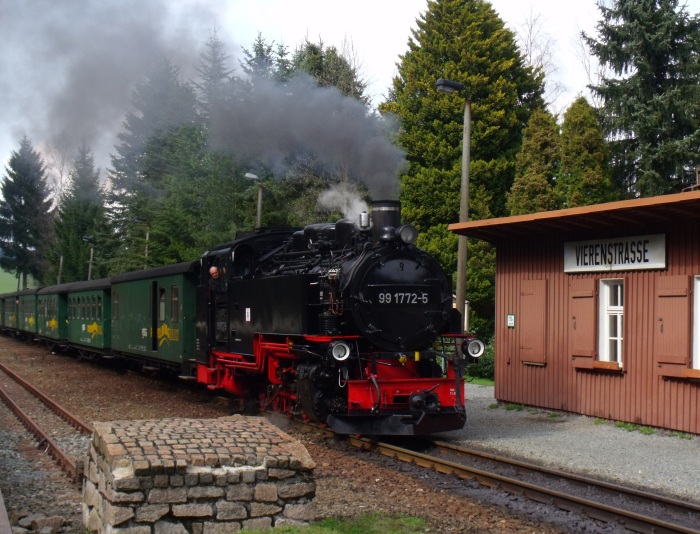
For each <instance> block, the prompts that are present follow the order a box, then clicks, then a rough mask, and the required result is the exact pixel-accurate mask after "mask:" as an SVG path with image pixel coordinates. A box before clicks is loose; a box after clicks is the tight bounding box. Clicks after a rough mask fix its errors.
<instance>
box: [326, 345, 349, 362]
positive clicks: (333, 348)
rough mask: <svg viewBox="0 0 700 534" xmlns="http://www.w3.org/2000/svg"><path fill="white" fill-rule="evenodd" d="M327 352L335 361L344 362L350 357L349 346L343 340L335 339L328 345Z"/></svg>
mask: <svg viewBox="0 0 700 534" xmlns="http://www.w3.org/2000/svg"><path fill="white" fill-rule="evenodd" d="M328 352H329V354H330V355H331V356H333V358H334V359H335V360H336V361H339V362H344V361H345V360H347V359H348V358H349V357H350V346H349V345H348V344H347V343H345V342H343V341H335V342H333V343H331V344H330V346H329V347H328Z"/></svg>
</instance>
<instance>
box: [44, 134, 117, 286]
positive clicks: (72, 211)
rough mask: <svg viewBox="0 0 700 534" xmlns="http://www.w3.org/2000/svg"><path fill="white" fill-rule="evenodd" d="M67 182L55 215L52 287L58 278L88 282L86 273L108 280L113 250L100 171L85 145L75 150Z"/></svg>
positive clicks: (62, 280)
mask: <svg viewBox="0 0 700 534" xmlns="http://www.w3.org/2000/svg"><path fill="white" fill-rule="evenodd" d="M69 178H70V183H69V185H68V186H67V188H66V189H65V191H64V193H63V194H62V195H61V198H60V201H59V206H58V209H57V215H56V222H55V228H56V247H55V249H54V250H55V251H54V253H53V255H52V257H53V259H52V262H51V264H52V277H51V278H52V282H54V283H58V282H59V277H60V282H76V281H80V280H87V278H88V273H90V277H91V279H97V278H102V277H105V276H107V274H108V272H109V269H108V262H109V259H110V256H111V250H112V247H113V241H112V239H111V237H112V235H111V231H110V227H109V224H108V220H107V213H106V207H105V199H104V193H103V190H102V188H101V187H100V170H99V169H96V168H95V163H94V158H93V155H92V151H91V150H90V149H89V148H88V147H87V146H86V145H83V146H82V147H80V149H79V150H78V154H77V156H76V157H75V159H74V160H73V168H72V170H71V171H70V174H69ZM91 248H92V249H93V260H92V265H90V264H89V262H90V249H91ZM61 258H63V261H62V262H61ZM61 266H62V267H61Z"/></svg>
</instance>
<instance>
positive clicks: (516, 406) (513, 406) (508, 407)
mask: <svg viewBox="0 0 700 534" xmlns="http://www.w3.org/2000/svg"><path fill="white" fill-rule="evenodd" d="M506 410H508V411H512V410H515V411H518V412H522V411H523V405H522V404H506Z"/></svg>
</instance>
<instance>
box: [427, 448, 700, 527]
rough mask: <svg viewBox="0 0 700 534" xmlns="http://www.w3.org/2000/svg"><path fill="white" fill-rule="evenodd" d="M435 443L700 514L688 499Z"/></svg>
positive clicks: (458, 452)
mask: <svg viewBox="0 0 700 534" xmlns="http://www.w3.org/2000/svg"><path fill="white" fill-rule="evenodd" d="M433 443H434V445H435V446H436V447H438V449H443V450H447V451H450V452H455V453H457V454H460V455H464V456H469V457H475V458H478V459H483V460H487V461H491V462H496V463H503V464H505V465H507V466H508V467H516V468H517V469H519V470H521V471H524V472H530V473H537V474H543V475H547V476H550V477H556V478H563V479H566V480H567V481H568V482H573V483H576V484H580V485H585V486H588V487H594V488H598V489H601V490H604V491H606V492H610V493H616V494H623V495H627V496H630V497H634V498H636V499H643V500H645V501H649V502H652V501H653V502H657V503H663V504H665V505H666V506H668V507H670V508H674V509H675V510H676V511H678V512H682V513H686V512H692V513H698V514H700V504H696V503H692V502H688V501H680V500H678V499H673V498H671V497H666V496H665V495H657V494H654V493H649V492H648V491H643V490H639V489H636V488H631V487H629V486H623V485H620V484H613V483H612V482H607V481H605V480H599V479H596V478H591V477H587V476H584V475H578V474H574V473H566V472H563V471H560V470H558V469H552V468H549V467H545V466H540V465H536V464H531V463H528V462H523V461H521V460H513V459H510V458H504V457H502V456H497V455H495V454H491V453H488V452H483V451H476V450H472V449H465V448H463V447H459V446H457V445H454V444H452V443H446V442H444V441H435V442H433Z"/></svg>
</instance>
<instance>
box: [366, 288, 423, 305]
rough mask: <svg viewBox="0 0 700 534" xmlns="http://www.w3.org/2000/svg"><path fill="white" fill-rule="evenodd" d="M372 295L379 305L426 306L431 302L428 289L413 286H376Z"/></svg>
mask: <svg viewBox="0 0 700 534" xmlns="http://www.w3.org/2000/svg"><path fill="white" fill-rule="evenodd" d="M374 295H375V296H374V303H375V304H377V305H379V306H428V305H430V303H431V302H432V298H431V296H430V293H429V292H428V291H425V290H420V289H415V288H397V287H391V288H389V287H377V288H375V294H374Z"/></svg>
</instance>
